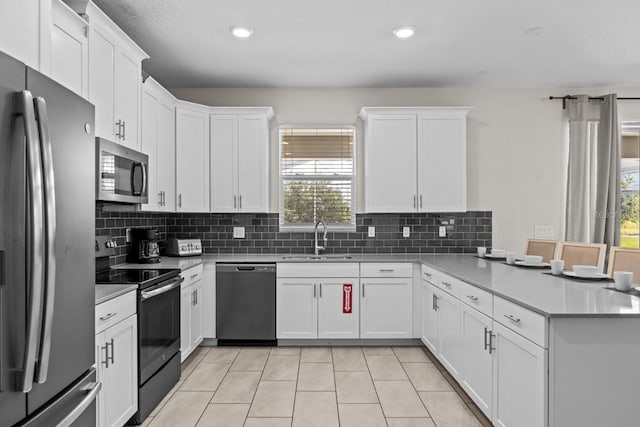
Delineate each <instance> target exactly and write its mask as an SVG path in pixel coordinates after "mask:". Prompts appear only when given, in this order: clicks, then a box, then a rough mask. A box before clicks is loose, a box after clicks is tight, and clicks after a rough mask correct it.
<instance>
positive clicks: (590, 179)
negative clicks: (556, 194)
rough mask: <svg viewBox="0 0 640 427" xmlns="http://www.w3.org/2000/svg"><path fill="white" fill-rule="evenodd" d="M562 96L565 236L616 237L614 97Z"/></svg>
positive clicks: (574, 238) (611, 241)
mask: <svg viewBox="0 0 640 427" xmlns="http://www.w3.org/2000/svg"><path fill="white" fill-rule="evenodd" d="M601 98H603V99H589V97H588V96H587V95H579V96H577V97H576V99H569V100H567V110H568V113H569V166H568V176H567V207H566V224H565V230H566V231H565V239H566V240H568V241H574V242H591V243H606V244H607V245H609V246H614V245H618V244H619V242H620V210H619V206H620V132H619V125H618V110H617V97H616V95H615V94H610V95H606V96H603V97H601Z"/></svg>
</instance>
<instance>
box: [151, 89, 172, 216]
mask: <svg viewBox="0 0 640 427" xmlns="http://www.w3.org/2000/svg"><path fill="white" fill-rule="evenodd" d="M156 164H157V170H158V174H157V178H156V179H157V183H158V186H157V189H158V190H159V191H161V192H162V205H161V206H160V209H159V210H161V211H164V212H175V211H176V113H175V101H174V100H173V99H171V98H167V99H165V98H164V97H160V98H159V102H158V135H157V150H156ZM149 194H150V195H151V193H149Z"/></svg>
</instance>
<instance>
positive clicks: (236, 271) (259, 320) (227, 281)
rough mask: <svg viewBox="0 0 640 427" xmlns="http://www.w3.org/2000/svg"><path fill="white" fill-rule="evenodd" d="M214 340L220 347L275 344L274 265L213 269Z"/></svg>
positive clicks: (241, 265)
mask: <svg viewBox="0 0 640 427" xmlns="http://www.w3.org/2000/svg"><path fill="white" fill-rule="evenodd" d="M216 337H217V338H218V344H219V345H225V344H265V345H273V344H275V340H276V265H275V264H222V263H220V264H218V265H217V266H216Z"/></svg>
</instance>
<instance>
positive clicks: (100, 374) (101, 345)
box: [96, 332, 108, 427]
mask: <svg viewBox="0 0 640 427" xmlns="http://www.w3.org/2000/svg"><path fill="white" fill-rule="evenodd" d="M106 351H107V347H106V341H105V335H104V332H101V333H99V334H97V335H96V381H98V382H100V383H102V389H101V390H100V393H99V394H98V398H97V399H96V426H98V427H104V426H105V425H106V424H105V423H106V418H105V408H106V403H105V402H106V399H107V392H108V384H107V378H106V377H105V373H104V371H105V363H106V362H105V360H106V357H107V354H106Z"/></svg>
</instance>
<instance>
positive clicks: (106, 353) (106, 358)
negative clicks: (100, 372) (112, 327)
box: [100, 343, 109, 368]
mask: <svg viewBox="0 0 640 427" xmlns="http://www.w3.org/2000/svg"><path fill="white" fill-rule="evenodd" d="M101 349H102V350H104V360H103V361H102V362H100V363H102V364H103V365H104V367H105V368H108V367H109V343H105V344H104V347H101Z"/></svg>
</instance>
